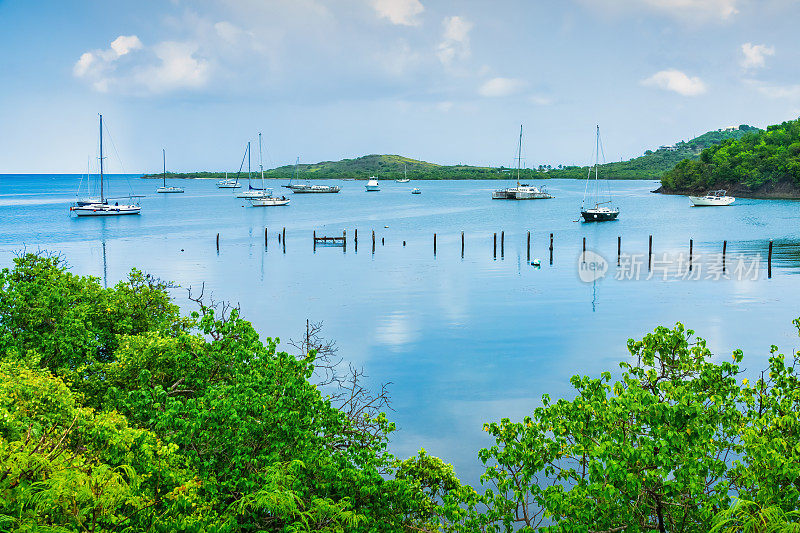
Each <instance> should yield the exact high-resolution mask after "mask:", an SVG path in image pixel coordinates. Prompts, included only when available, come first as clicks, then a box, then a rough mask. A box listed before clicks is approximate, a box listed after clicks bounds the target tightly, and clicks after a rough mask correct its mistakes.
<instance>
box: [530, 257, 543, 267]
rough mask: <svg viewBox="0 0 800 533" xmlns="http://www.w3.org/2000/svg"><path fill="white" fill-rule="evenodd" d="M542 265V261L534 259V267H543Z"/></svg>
mask: <svg viewBox="0 0 800 533" xmlns="http://www.w3.org/2000/svg"><path fill="white" fill-rule="evenodd" d="M541 264H542V262H541V261H539V260H538V259H534V260H533V261H532V262H531V265H533V266H535V267H538V266H541Z"/></svg>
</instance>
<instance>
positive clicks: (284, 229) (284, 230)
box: [283, 227, 286, 246]
mask: <svg viewBox="0 0 800 533" xmlns="http://www.w3.org/2000/svg"><path fill="white" fill-rule="evenodd" d="M283 245H284V246H286V228H285V227H284V228H283Z"/></svg>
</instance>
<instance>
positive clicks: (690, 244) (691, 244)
mask: <svg viewBox="0 0 800 533" xmlns="http://www.w3.org/2000/svg"><path fill="white" fill-rule="evenodd" d="M693 248H694V239H689V271H690V272H691V270H692V249H693Z"/></svg>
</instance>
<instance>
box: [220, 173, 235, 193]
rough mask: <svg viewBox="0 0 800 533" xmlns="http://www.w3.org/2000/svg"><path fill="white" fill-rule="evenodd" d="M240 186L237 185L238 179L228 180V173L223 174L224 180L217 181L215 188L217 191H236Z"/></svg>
mask: <svg viewBox="0 0 800 533" xmlns="http://www.w3.org/2000/svg"><path fill="white" fill-rule="evenodd" d="M240 187H241V185H239V180H238V179H235V180H234V179H228V173H227V172H226V173H225V179H224V180H219V181H218V182H217V188H219V189H238V188H240Z"/></svg>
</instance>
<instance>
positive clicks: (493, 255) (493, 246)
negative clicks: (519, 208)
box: [492, 233, 497, 259]
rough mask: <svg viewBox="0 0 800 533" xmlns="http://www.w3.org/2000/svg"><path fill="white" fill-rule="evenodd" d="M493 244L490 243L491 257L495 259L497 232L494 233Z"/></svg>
mask: <svg viewBox="0 0 800 533" xmlns="http://www.w3.org/2000/svg"><path fill="white" fill-rule="evenodd" d="M493 242H494V244H493V245H492V257H494V258H495V259H497V233H495V234H494V241H493Z"/></svg>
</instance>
